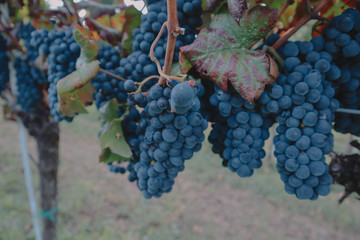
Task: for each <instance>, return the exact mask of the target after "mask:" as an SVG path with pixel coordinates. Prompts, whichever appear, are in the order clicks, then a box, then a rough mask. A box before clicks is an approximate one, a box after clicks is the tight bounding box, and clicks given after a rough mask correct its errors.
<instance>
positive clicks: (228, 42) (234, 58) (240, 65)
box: [179, 6, 277, 103]
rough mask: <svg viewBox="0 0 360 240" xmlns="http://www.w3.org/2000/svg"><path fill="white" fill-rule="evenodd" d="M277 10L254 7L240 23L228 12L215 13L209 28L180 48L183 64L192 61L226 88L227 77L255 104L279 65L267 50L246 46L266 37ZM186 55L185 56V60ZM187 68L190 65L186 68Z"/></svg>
mask: <svg viewBox="0 0 360 240" xmlns="http://www.w3.org/2000/svg"><path fill="white" fill-rule="evenodd" d="M276 19H277V11H276V10H271V9H269V8H268V7H265V6H255V7H254V8H252V9H251V10H250V11H249V12H248V14H247V15H246V16H245V17H244V18H242V19H241V20H240V26H238V25H237V24H235V20H234V19H233V18H232V16H231V15H230V14H229V13H228V11H224V10H223V11H222V12H221V13H220V14H218V15H216V16H215V17H214V18H213V20H212V22H211V24H210V27H209V29H207V28H203V29H202V30H201V31H200V33H199V35H198V37H197V38H196V39H195V41H194V42H193V43H192V44H191V45H188V46H184V47H181V51H182V53H183V54H181V55H180V58H181V59H180V61H179V62H180V64H182V65H184V63H186V60H187V61H189V62H190V63H191V64H192V65H193V66H194V67H195V68H196V70H197V71H198V72H199V73H200V75H202V76H203V77H206V78H209V79H211V80H212V81H214V82H215V83H216V85H218V86H219V87H220V88H221V89H223V90H224V91H227V84H228V80H230V82H231V84H232V85H233V87H234V88H235V90H236V91H238V92H239V93H240V94H241V95H242V96H243V97H244V98H245V99H246V100H247V101H248V102H250V103H253V102H254V99H256V98H258V97H259V96H260V95H261V93H262V92H263V90H264V87H265V83H271V82H273V81H274V79H275V78H276V77H277V70H274V69H273V68H276V65H275V64H274V62H273V61H272V59H271V57H270V56H269V55H267V54H266V53H265V52H264V51H260V50H257V51H254V50H248V49H246V48H247V47H248V46H249V45H250V44H251V43H252V42H253V41H256V40H259V39H261V38H263V37H265V36H266V35H267V33H268V31H270V30H271V28H272V27H273V26H274V24H275V22H276ZM183 58H186V60H184V59H183ZM186 69H187V67H186Z"/></svg>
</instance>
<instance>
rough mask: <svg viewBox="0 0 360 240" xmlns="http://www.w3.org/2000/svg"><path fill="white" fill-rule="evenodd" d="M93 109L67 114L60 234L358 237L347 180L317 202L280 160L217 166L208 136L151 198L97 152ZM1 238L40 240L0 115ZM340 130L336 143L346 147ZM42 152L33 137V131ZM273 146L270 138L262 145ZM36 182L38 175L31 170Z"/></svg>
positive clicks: (9, 126) (358, 216) (105, 238)
mask: <svg viewBox="0 0 360 240" xmlns="http://www.w3.org/2000/svg"><path fill="white" fill-rule="evenodd" d="M96 119H97V114H96V113H95V112H94V111H91V112H90V114H89V115H87V116H86V115H84V116H79V117H78V118H77V119H75V121H74V122H73V123H71V124H67V123H61V143H60V158H61V161H60V170H59V206H58V208H59V219H58V238H59V239H60V240H63V239H72V240H77V239H90V240H91V239H94V240H95V239H96V240H98V239H101V240H110V239H128V240H133V239H134V240H137V239H139V240H140V239H141V240H145V239H149V240H151V239H156V240H162V239H164V240H165V239H166V240H168V239H187V240H189V239H190V240H191V239H196V240H199V239H200V240H201V239H207V240H209V239H245V240H246V239H252V240H253V239H344V240H345V239H358V238H359V237H358V236H359V234H360V229H359V227H358V226H360V208H359V207H358V206H359V204H360V202H359V201H358V200H356V199H355V198H354V196H351V197H350V198H349V199H347V200H345V202H344V203H343V204H342V205H340V206H339V205H337V199H338V198H339V196H340V194H341V192H342V191H343V188H342V187H339V186H334V187H333V189H332V192H331V194H330V195H329V196H328V197H326V198H320V199H319V200H317V201H314V202H311V201H300V200H297V199H296V198H295V197H294V196H290V195H288V194H286V193H285V191H284V190H283V183H282V182H281V181H280V178H279V176H278V173H277V172H276V170H275V160H274V159H273V158H272V159H270V160H264V166H263V167H262V168H261V169H260V170H258V171H256V172H255V174H254V176H253V177H251V178H249V179H240V178H239V177H238V176H237V175H236V174H233V173H231V172H230V171H229V170H228V169H225V168H223V167H222V166H221V160H220V159H219V158H218V157H217V156H216V155H214V154H212V152H211V146H210V145H209V144H208V143H205V144H204V146H203V149H202V151H201V152H199V153H197V154H196V155H195V157H194V158H193V159H192V160H191V161H189V162H187V165H186V171H185V172H184V173H182V174H180V175H179V177H178V178H177V179H176V184H175V186H174V189H173V191H172V192H171V193H170V194H167V195H164V196H163V197H162V198H161V199H151V200H145V199H143V198H142V196H141V194H140V192H139V191H138V190H137V188H136V186H135V184H134V183H129V182H128V181H127V176H123V175H115V174H111V173H109V172H108V170H107V168H106V166H104V165H102V164H99V163H98V161H97V154H98V153H99V150H100V148H99V144H98V141H97V132H98V129H99V127H98V123H97V122H96ZM0 132H1V133H2V137H1V139H0V216H1V220H0V239H3V240H13V239H16V240H17V239H26V240H28V239H29V240H30V239H34V236H33V231H32V227H31V216H30V212H29V206H28V202H27V196H26V189H25V183H24V178H23V174H22V164H21V156H20V152H19V149H20V148H19V143H18V138H17V128H16V125H15V124H14V123H11V122H4V121H2V120H0ZM348 141H349V136H346V135H336V144H335V150H336V151H339V152H347V151H349V148H348V145H347V144H346V143H347V142H348ZM28 145H29V149H30V152H31V153H32V155H33V156H34V157H35V158H36V152H35V143H34V141H33V140H32V139H30V138H29V139H28ZM266 148H267V149H268V146H266ZM33 173H34V174H33V176H34V182H35V183H36V184H37V185H36V186H35V187H36V191H37V193H38V190H39V188H38V183H39V179H38V177H37V174H36V169H35V168H34V169H33Z"/></svg>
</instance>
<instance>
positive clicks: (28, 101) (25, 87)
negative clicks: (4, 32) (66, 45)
mask: <svg viewBox="0 0 360 240" xmlns="http://www.w3.org/2000/svg"><path fill="white" fill-rule="evenodd" d="M47 34H48V31H47V30H45V29H41V30H35V29H34V28H33V26H32V25H31V23H29V24H26V25H24V24H22V25H21V26H20V28H19V30H18V34H17V35H18V37H20V38H22V40H23V41H24V45H25V47H26V55H25V57H24V58H23V59H20V58H16V59H15V61H14V68H15V70H16V86H17V91H16V101H17V104H19V106H20V108H21V110H22V111H23V112H26V113H29V112H33V111H34V110H35V109H36V107H37V106H38V105H39V104H41V101H42V92H41V85H42V84H45V83H47V78H46V76H45V74H44V73H43V72H42V71H40V70H39V69H38V68H37V67H36V66H35V61H36V59H37V58H38V57H39V55H42V56H45V55H46V54H48V52H47V51H46V50H44V49H45V48H46V46H47V45H48V44H50V40H49V39H48V38H47Z"/></svg>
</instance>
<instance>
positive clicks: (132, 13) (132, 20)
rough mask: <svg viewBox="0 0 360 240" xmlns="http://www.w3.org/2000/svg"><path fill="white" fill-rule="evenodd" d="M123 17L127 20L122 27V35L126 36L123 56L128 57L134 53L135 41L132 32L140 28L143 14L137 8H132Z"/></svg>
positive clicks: (123, 42)
mask: <svg viewBox="0 0 360 240" xmlns="http://www.w3.org/2000/svg"><path fill="white" fill-rule="evenodd" d="M122 17H123V18H124V19H125V20H124V22H123V27H122V34H123V36H124V37H123V40H122V53H123V55H128V54H130V53H131V52H132V45H131V42H132V40H133V39H134V36H133V35H132V31H133V30H134V29H135V28H138V27H139V26H140V23H141V12H140V11H138V10H137V9H136V8H135V7H133V6H130V7H128V8H127V9H126V10H125V12H124V14H123V16H122ZM124 38H125V39H124Z"/></svg>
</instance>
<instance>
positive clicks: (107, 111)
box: [99, 98, 119, 124]
mask: <svg viewBox="0 0 360 240" xmlns="http://www.w3.org/2000/svg"><path fill="white" fill-rule="evenodd" d="M99 112H100V114H101V115H100V119H101V122H102V123H103V124H105V123H106V122H110V121H112V120H113V119H115V118H118V117H119V103H118V101H117V100H116V98H113V99H111V100H110V101H108V102H107V103H106V104H104V106H102V107H101V108H100V109H99Z"/></svg>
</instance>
